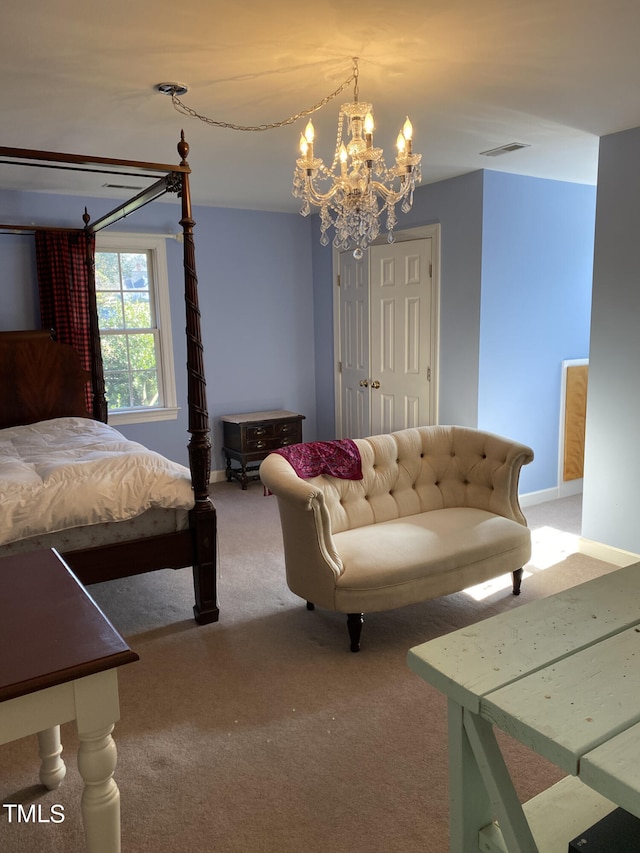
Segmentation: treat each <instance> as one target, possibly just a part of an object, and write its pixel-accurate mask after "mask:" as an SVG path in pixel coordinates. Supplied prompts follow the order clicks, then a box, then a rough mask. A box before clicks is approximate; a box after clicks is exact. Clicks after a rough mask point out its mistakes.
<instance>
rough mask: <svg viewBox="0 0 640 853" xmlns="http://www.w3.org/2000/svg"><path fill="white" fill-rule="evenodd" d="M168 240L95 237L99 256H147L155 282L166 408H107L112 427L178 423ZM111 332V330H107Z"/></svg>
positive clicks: (121, 235) (125, 235)
mask: <svg viewBox="0 0 640 853" xmlns="http://www.w3.org/2000/svg"><path fill="white" fill-rule="evenodd" d="M166 240H167V237H164V236H162V235H158V234H133V233H125V232H120V233H115V232H111V233H109V234H103V233H99V234H96V254H97V253H98V252H139V253H145V254H148V257H149V267H150V272H151V277H152V280H153V295H152V299H153V303H154V308H155V315H156V318H155V319H156V328H157V330H158V349H159V353H160V355H159V363H158V364H157V365H156V366H157V369H158V385H159V386H160V387H162V392H163V393H162V396H163V399H164V406H149V407H144V406H141V407H137V408H134V407H130V408H127V409H119V410H117V411H112V410H111V409H109V408H108V403H109V401H108V400H107V413H108V418H109V423H110V424H112V425H117V424H137V423H150V422H152V421H166V420H176V418H177V417H178V412H179V411H180V407H179V406H178V402H177V393H176V374H175V362H174V357H173V336H172V333H171V310H170V301H169V270H168V266H167V248H166ZM105 332H108V330H105Z"/></svg>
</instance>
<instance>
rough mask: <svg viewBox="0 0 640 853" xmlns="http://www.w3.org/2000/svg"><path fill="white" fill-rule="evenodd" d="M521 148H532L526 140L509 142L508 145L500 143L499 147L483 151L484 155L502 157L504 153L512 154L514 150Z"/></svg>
mask: <svg viewBox="0 0 640 853" xmlns="http://www.w3.org/2000/svg"><path fill="white" fill-rule="evenodd" d="M521 148H531V146H530V145H527V144H526V143H525V142H508V143H507V144H506V145H500V146H499V147H498V148H490V149H489V150H488V151H481V152H480V154H481V155H482V156H483V157H502V155H503V154H511V152H512V151H519V150H520V149H521Z"/></svg>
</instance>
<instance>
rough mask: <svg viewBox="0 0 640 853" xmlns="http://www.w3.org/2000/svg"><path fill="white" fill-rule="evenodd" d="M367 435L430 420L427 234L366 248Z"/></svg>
mask: <svg viewBox="0 0 640 853" xmlns="http://www.w3.org/2000/svg"><path fill="white" fill-rule="evenodd" d="M369 252H370V258H369V265H370V272H369V274H370V318H371V324H370V328H371V334H370V372H371V378H370V382H369V387H370V392H371V433H372V435H376V434H378V433H384V432H393V431H394V430H398V429H405V428H407V427H415V426H424V425H427V424H429V423H431V420H430V418H431V413H430V411H429V396H430V395H429V383H430V381H431V363H430V360H431V321H432V317H431V304H432V299H431V238H430V237H429V238H427V239H424V240H410V241H407V242H406V243H392V244H391V245H389V244H386V245H381V246H372V247H371V249H370V250H369Z"/></svg>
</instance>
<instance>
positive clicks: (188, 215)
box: [178, 131, 220, 624]
mask: <svg viewBox="0 0 640 853" xmlns="http://www.w3.org/2000/svg"><path fill="white" fill-rule="evenodd" d="M188 153H189V145H188V143H187V142H186V141H185V138H184V131H183V132H181V134H180V142H179V143H178V154H179V155H180V158H181V161H180V165H181V166H186V167H188V165H189V164H188V163H187V155H188ZM181 179H182V188H181V191H180V195H181V199H182V218H181V220H180V225H181V226H182V231H183V238H184V242H183V246H184V296H185V304H186V306H185V307H186V321H187V326H186V332H187V382H188V386H187V404H188V408H189V427H188V429H189V432H190V434H191V439H190V441H189V467H190V469H191V481H192V483H193V491H194V497H195V506H194V508H193V509H192V510H191V513H190V520H191V532H192V536H193V544H194V553H195V559H194V564H193V581H194V586H195V598H196V603H195V606H194V608H193V612H194V614H195V617H196V621H197V622H199V623H201V624H204V623H208V622H217V620H218V617H219V613H220V611H219V609H218V602H217V594H216V587H217V568H216V553H217V544H216V535H217V533H216V511H215V507H214V506H213V503H212V502H211V499H210V497H209V477H210V473H211V439H210V437H209V435H210V428H209V412H208V411H207V383H206V380H205V375H204V359H203V345H202V330H201V325H200V308H199V305H198V277H197V275H196V258H195V247H194V241H193V226H194V225H195V222H194V220H193V217H192V212H191V192H190V188H189V173H188V171H185V172H182V173H181Z"/></svg>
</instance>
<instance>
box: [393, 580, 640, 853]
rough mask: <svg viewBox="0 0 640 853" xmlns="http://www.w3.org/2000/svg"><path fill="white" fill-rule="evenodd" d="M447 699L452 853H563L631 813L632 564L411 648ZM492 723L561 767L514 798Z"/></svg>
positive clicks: (634, 794) (635, 724) (635, 696)
mask: <svg viewBox="0 0 640 853" xmlns="http://www.w3.org/2000/svg"><path fill="white" fill-rule="evenodd" d="M408 664H409V666H410V668H411V669H412V670H414V671H415V672H416V673H417V674H418V675H419V676H420V677H421V678H423V679H424V680H425V681H427V682H428V683H429V684H432V685H433V686H434V687H436V688H437V689H439V690H440V691H442V692H443V693H444V694H445V695H446V696H447V697H448V699H449V797H450V848H449V849H450V853H476V851H482V853H566V851H567V847H568V843H569V841H570V840H571V839H572V838H575V837H576V836H578V835H579V834H580V833H581V832H582V831H583V830H585V829H587V828H588V827H589V826H591V825H592V824H594V823H596V822H597V821H598V820H600V819H601V818H602V817H604V816H605V815H606V814H608V813H609V812H610V811H612V810H613V809H614V808H616V806H622V807H623V808H624V809H626V810H627V811H629V812H631V813H632V814H634V815H636V817H639V818H640V563H636V564H634V565H632V566H627V567H626V568H623V569H619V570H617V571H615V572H612V573H610V574H607V575H604V576H603V577H600V578H596V579H595V580H592V581H588V582H587V583H584V584H580V585H579V586H576V587H573V588H571V589H568V590H566V591H564V592H561V593H558V594H557V595H553V596H551V597H550V598H546V599H541V600H539V601H535V602H532V603H531V604H526V605H523V606H521V607H517V608H516V609H514V610H512V611H510V612H509V613H504V614H501V615H499V616H494V617H492V618H490V619H487V620H485V621H483V622H479V623H477V624H475V625H471V626H469V627H468V628H464V629H462V630H459V631H454V632H453V633H451V634H448V635H446V636H444V637H439V638H437V639H435V640H431V641H430V642H427V643H424V644H423V645H420V646H416V647H415V648H413V649H411V650H410V652H409V655H408ZM494 726H497V727H498V728H500V729H502V730H503V731H505V732H507V733H508V734H509V735H511V736H513V737H514V738H515V739H516V740H518V741H520V742H521V743H523V744H525V745H526V746H528V747H529V748H530V749H532V750H533V751H534V752H536V753H538V754H540V755H543V756H545V758H547V759H549V760H550V761H552V762H553V763H554V764H556V765H557V766H558V767H560V768H561V769H562V770H564V771H565V772H566V773H567V774H569V775H568V776H567V777H565V778H564V779H563V780H561V781H560V782H559V783H558V784H556V785H554V786H553V787H551V788H550V789H549V790H548V791H545V792H543V793H542V794H540V795H539V796H538V797H535V798H534V799H533V800H531V801H530V802H529V803H526V804H525V805H524V808H523V807H522V806H521V805H520V802H519V800H518V797H517V795H516V792H515V790H514V787H513V784H512V782H511V778H510V776H509V773H508V769H507V767H506V765H505V762H504V758H503V756H502V753H501V751H500V748H499V746H498V743H497V741H496V737H495V731H494Z"/></svg>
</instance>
